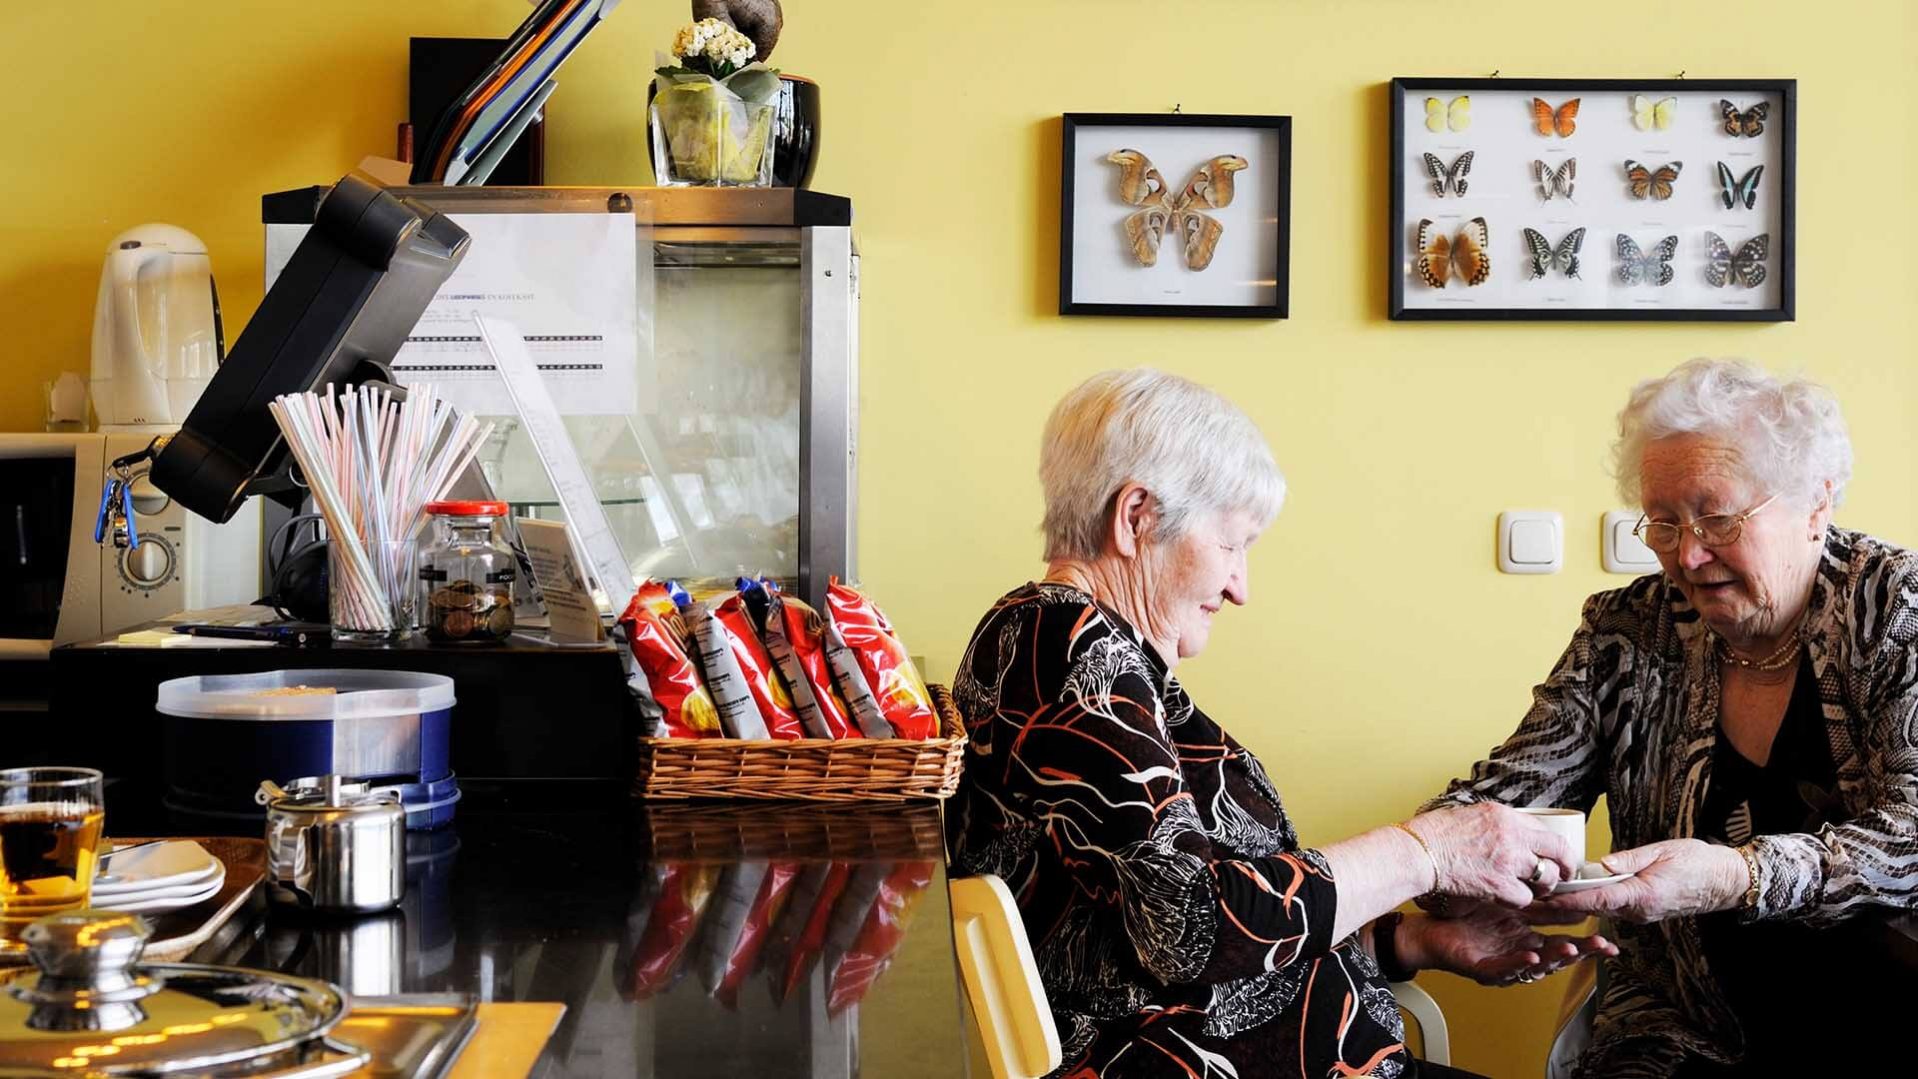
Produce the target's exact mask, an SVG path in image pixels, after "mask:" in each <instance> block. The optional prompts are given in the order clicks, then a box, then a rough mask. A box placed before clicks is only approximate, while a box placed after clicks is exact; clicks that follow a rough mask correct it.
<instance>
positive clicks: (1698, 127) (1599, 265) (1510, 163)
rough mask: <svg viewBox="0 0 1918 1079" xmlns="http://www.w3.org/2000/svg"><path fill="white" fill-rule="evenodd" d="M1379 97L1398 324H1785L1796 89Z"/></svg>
mask: <svg viewBox="0 0 1918 1079" xmlns="http://www.w3.org/2000/svg"><path fill="white" fill-rule="evenodd" d="M1388 97H1389V99H1390V101H1391V133H1392V138H1391V153H1392V159H1391V174H1392V183H1391V209H1390V214H1391V216H1390V227H1389V228H1388V235H1389V237H1390V253H1389V257H1390V264H1389V266H1388V270H1389V273H1390V277H1391V287H1390V291H1389V308H1388V311H1387V314H1388V315H1389V316H1390V317H1391V318H1393V319H1400V320H1432V319H1496V320H1561V321H1573V320H1578V321H1624V320H1639V321H1743V322H1789V321H1791V320H1792V319H1793V318H1794V317H1795V296H1796V284H1797V275H1796V267H1795V265H1794V253H1795V243H1794V240H1793V236H1794V227H1795V221H1796V198H1797V191H1796V161H1795V158H1796V145H1797V112H1798V110H1797V83H1796V82H1795V81H1793V80H1790V79H1715V80H1714V79H1644V80H1631V79H1497V78H1494V79H1430V78H1400V79H1394V80H1393V81H1392V84H1391V87H1390V92H1389V95H1388ZM1167 175H1168V176H1169V175H1170V173H1169V172H1168V173H1167Z"/></svg>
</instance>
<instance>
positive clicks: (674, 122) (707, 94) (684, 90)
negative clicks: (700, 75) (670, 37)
mask: <svg viewBox="0 0 1918 1079" xmlns="http://www.w3.org/2000/svg"><path fill="white" fill-rule="evenodd" d="M650 111H651V114H652V117H651V122H652V140H651V141H652V149H653V176H654V178H655V180H656V182H657V183H659V185H660V186H662V187H771V186H772V175H773V154H772V133H773V105H772V103H771V102H753V101H746V100H744V99H742V98H740V97H739V96H738V95H736V94H734V93H733V92H732V91H730V90H728V89H726V87H724V86H722V85H720V84H719V83H716V82H706V81H688V82H663V83H660V84H656V92H655V94H654V95H653V102H652V107H651V110H650Z"/></svg>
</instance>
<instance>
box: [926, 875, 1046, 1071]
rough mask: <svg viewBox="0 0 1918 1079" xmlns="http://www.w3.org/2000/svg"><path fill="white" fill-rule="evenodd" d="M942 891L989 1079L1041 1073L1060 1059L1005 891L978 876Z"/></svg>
mask: <svg viewBox="0 0 1918 1079" xmlns="http://www.w3.org/2000/svg"><path fill="white" fill-rule="evenodd" d="M949 890H950V892H951V897H952V939H953V943H954V945H955V946H957V948H958V951H959V976H960V979H961V980H962V981H964V982H965V986H966V1002H967V1003H968V1004H969V1005H971V1007H970V1008H969V1011H970V1013H971V1015H972V1017H973V1023H974V1024H975V1029H976V1031H977V1033H978V1035H979V1040H980V1041H981V1043H983V1044H984V1046H985V1050H986V1063H987V1064H988V1065H989V1066H990V1068H991V1070H992V1079H1037V1077H1038V1076H1042V1075H1046V1074H1048V1073H1049V1072H1051V1071H1052V1070H1053V1069H1055V1068H1057V1067H1058V1066H1059V1062H1060V1059H1061V1054H1060V1049H1059V1030H1058V1028H1057V1027H1056V1026H1054V1025H1053V1022H1052V1009H1051V1008H1049V1007H1047V1005H1046V990H1045V986H1043V985H1041V984H1040V982H1039V966H1038V964H1037V963H1035V962H1034V961H1033V959H1032V945H1031V944H1030V943H1029V942H1028V941H1027V940H1026V929H1025V924H1024V923H1023V922H1021V921H1020V920H1019V907H1018V905H1017V904H1016V903H1014V902H1013V900H1012V891H1011V889H1009V888H1007V887H1006V882H1005V881H1003V880H1000V879H999V878H998V877H994V876H982V877H959V878H956V879H954V880H952V881H951V883H950V886H949Z"/></svg>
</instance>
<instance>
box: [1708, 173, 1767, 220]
mask: <svg viewBox="0 0 1918 1079" xmlns="http://www.w3.org/2000/svg"><path fill="white" fill-rule="evenodd" d="M1764 171H1765V166H1763V165H1753V166H1752V167H1751V171H1750V172H1748V173H1746V174H1745V176H1744V178H1743V179H1740V180H1734V179H1732V170H1731V169H1730V168H1728V167H1727V166H1726V165H1725V163H1724V162H1723V161H1720V162H1719V163H1718V197H1719V198H1721V199H1724V200H1725V209H1727V210H1735V209H1737V208H1738V204H1739V203H1741V202H1742V203H1744V204H1745V209H1747V210H1749V209H1751V208H1752V204H1753V203H1756V202H1757V201H1758V177H1759V174H1760V173H1763V172H1764Z"/></svg>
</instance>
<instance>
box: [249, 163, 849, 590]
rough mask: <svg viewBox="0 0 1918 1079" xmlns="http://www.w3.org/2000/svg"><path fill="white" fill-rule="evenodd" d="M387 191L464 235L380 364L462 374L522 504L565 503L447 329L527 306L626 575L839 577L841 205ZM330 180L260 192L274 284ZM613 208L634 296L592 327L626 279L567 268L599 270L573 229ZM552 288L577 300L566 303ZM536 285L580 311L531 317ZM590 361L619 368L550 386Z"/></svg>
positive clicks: (845, 207) (589, 226) (844, 388)
mask: <svg viewBox="0 0 1918 1079" xmlns="http://www.w3.org/2000/svg"><path fill="white" fill-rule="evenodd" d="M394 192H395V193H396V194H399V195H401V196H403V197H406V198H412V199H418V200H420V201H422V202H425V203H427V204H428V205H431V206H433V207H434V208H435V209H437V210H439V211H440V212H442V213H445V214H447V215H449V216H450V217H451V218H452V219H453V220H454V221H455V222H457V223H459V224H461V225H462V227H465V228H467V229H468V231H469V232H470V233H471V234H472V235H473V245H472V248H471V249H470V250H469V253H468V255H467V258H466V261H465V262H464V263H463V264H462V266H461V267H460V269H459V270H458V271H456V272H455V274H454V276H453V278H452V279H451V280H449V281H448V282H447V285H446V286H445V288H443V289H442V290H441V292H440V295H439V297H438V298H436V299H435V301H434V306H433V307H431V308H429V310H428V313H427V315H426V316H425V317H423V318H422V319H421V320H420V323H419V326H418V327H416V329H415V331H414V336H413V337H412V338H410V339H409V341H408V344H407V346H406V347H405V348H403V349H402V350H401V352H400V354H399V356H397V357H396V358H395V359H394V362H393V364H392V367H393V370H394V373H395V376H396V378H397V380H398V381H399V382H400V383H401V384H402V385H404V384H408V383H412V382H417V381H422V380H430V381H433V382H434V383H435V385H436V386H439V387H441V388H442V389H444V388H445V387H446V386H448V385H454V386H455V387H456V388H459V387H466V388H468V389H470V390H471V392H472V393H473V396H470V397H467V398H464V400H467V401H471V402H473V403H472V404H470V405H468V408H469V410H471V411H476V412H480V413H481V414H483V415H486V416H487V418H489V419H491V421H492V422H493V423H494V425H495V426H494V431H493V434H492V437H491V439H490V440H489V441H488V443H487V445H486V447H485V448H484V450H483V451H482V454H481V466H482V469H483V470H484V472H485V474H486V477H487V479H488V480H489V481H490V482H491V486H492V488H493V491H494V493H495V494H496V495H497V496H498V497H500V498H502V499H505V500H507V501H509V502H510V503H512V506H513V511H514V513H515V514H516V515H518V516H522V517H539V518H548V519H563V518H564V517H565V512H564V509H563V507H562V506H561V504H560V500H559V498H558V497H557V496H556V494H555V491H554V485H553V483H552V482H551V481H550V480H549V478H548V473H547V470H546V469H545V467H544V466H543V465H542V462H541V457H540V454H539V453H538V452H537V451H536V450H535V448H534V446H533V443H532V440H531V439H530V438H529V437H528V431H527V427H526V425H525V424H524V423H523V422H522V420H521V418H520V417H518V416H517V415H515V414H514V413H513V411H512V408H511V402H510V399H509V400H508V401H507V402H506V407H498V404H497V402H498V401H499V400H500V398H499V397H498V396H497V395H491V396H489V395H488V393H487V392H486V389H485V383H486V381H487V380H489V379H490V380H491V381H492V382H497V381H498V375H497V374H496V373H490V364H489V363H488V362H486V357H485V355H484V354H483V353H476V352H475V351H474V350H473V347H472V346H473V341H476V340H477V339H476V338H473V339H471V340H469V339H468V338H466V337H463V336H462V334H464V333H466V332H467V331H465V330H463V329H462V328H461V327H462V325H464V324H470V316H471V314H498V313H499V312H501V311H507V312H508V313H512V312H518V313H519V314H520V315H521V317H523V318H524V319H526V320H529V321H528V322H527V323H525V324H523V325H522V330H523V333H524V334H525V337H526V340H527V343H528V350H529V352H530V353H531V354H532V355H533V357H534V359H535V361H536V362H537V363H538V364H539V366H540V368H541V372H542V374H543V375H544V376H545V381H546V382H547V383H548V385H549V387H553V386H556V385H557V386H560V387H562V389H560V390H556V392H555V397H556V399H558V400H559V401H560V402H561V404H562V406H563V407H562V410H561V411H562V416H561V419H562V420H563V422H564V425H565V428H566V431H567V433H568V434H569V435H570V437H571V441H572V444H573V446H574V448H575V450H576V451H577V453H578V456H579V458H580V461H581V464H582V465H583V467H584V469H585V471H586V474H587V477H588V479H589V481H590V483H591V485H592V487H593V491H594V494H595V495H596V496H597V498H598V501H599V503H600V506H601V507H602V508H603V509H604V511H605V513H606V517H607V519H608V523H609V524H610V525H611V527H612V530H613V532H614V534H615V536H616V537H617V539H618V541H619V545H620V548H621V553H622V554H623V555H624V557H625V559H626V561H627V562H629V563H630V564H631V567H632V572H633V575H634V577H635V578H639V577H645V576H651V577H658V578H676V579H678V580H680V581H681V582H682V583H685V584H687V586H688V587H689V588H691V589H692V590H694V591H696V592H697V591H699V590H700V589H701V588H708V587H710V588H718V587H722V586H723V587H728V588H729V587H731V583H732V580H733V579H734V578H735V577H738V576H741V575H755V574H765V575H767V576H769V577H772V578H775V579H777V580H779V581H780V582H781V584H782V585H783V586H784V587H786V588H788V589H791V590H795V591H797V592H798V594H800V595H803V596H805V597H806V598H807V599H809V600H811V601H813V602H815V603H817V602H818V601H819V600H820V599H821V598H822V596H823V593H824V590H825V586H826V581H827V578H828V577H829V576H832V575H838V576H842V577H851V576H854V575H855V572H856V566H855V558H854V555H855V551H856V543H855V536H854V530H853V526H854V520H855V508H856V507H855V504H854V495H855V490H856V452H855V451H856V446H855V441H854V438H855V432H856V430H857V414H856V408H857V404H856V403H857V392H858V388H857V377H858V303H859V287H858V265H859V264H858V256H857V254H856V252H855V250H854V246H853V240H852V228H851V223H852V207H851V203H850V202H849V200H847V199H845V198H842V197H838V196H834V195H827V194H823V193H819V192H813V191H794V190H791V189H740V188H735V189H712V188H643V187H634V188H612V187H604V188H599V187H562V188H553V187H544V188H510V187H507V188H494V187H453V188H445V187H418V188H396V189H394ZM324 193H325V189H324V188H311V189H301V190H299V191H292V192H283V193H280V194H276V195H269V196H267V197H266V199H265V200H264V215H263V216H264V218H265V222H266V234H267V235H266V274H267V283H268V285H269V286H270V285H271V283H272V280H273V278H274V276H275V275H276V273H277V272H278V270H279V268H280V267H281V266H283V265H284V264H285V262H286V260H287V258H289V257H290V256H291V254H292V251H293V248H294V247H295V246H297V244H298V242H299V239H300V237H301V235H303V234H304V231H305V226H306V224H307V223H308V222H310V220H311V217H312V210H313V207H314V206H315V205H317V203H318V200H319V196H321V195H323V194H324ZM609 214H610V215H621V216H620V217H619V219H618V220H619V221H624V220H626V217H627V216H630V220H631V222H632V228H633V229H634V230H635V237H634V243H633V247H632V252H633V254H632V255H631V258H632V259H633V261H634V263H635V265H634V266H633V268H632V274H631V278H630V280H631V287H632V289H633V292H634V296H633V303H632V304H631V307H630V310H631V315H630V318H631V332H630V334H626V335H624V336H622V335H621V334H620V333H613V334H609V335H605V336H603V337H602V335H601V334H600V333H599V332H598V331H599V330H601V329H604V323H606V322H609V321H610V322H612V323H615V324H616V326H617V328H618V329H620V330H623V329H624V328H625V326H626V322H625V319H626V318H627V317H628V316H627V315H626V314H625V310H626V309H625V308H624V307H623V306H621V305H618V304H609V303H607V302H605V301H606V297H605V296H603V295H601V296H597V297H585V294H587V293H595V292H599V291H601V290H603V289H605V288H607V287H611V288H613V289H615V290H623V289H624V288H625V287H626V285H625V281H626V280H627V279H626V277H625V275H624V272H623V271H624V267H623V266H620V265H613V266H611V267H610V270H612V271H617V272H606V273H602V272H600V271H599V270H598V269H589V270H582V269H581V268H582V267H589V266H596V265H597V266H600V267H602V268H604V263H598V264H595V263H594V262H593V260H594V259H604V258H605V257H606V253H607V252H606V249H605V247H604V245H598V246H593V245H585V246H581V247H580V249H579V250H578V251H577V252H575V251H574V250H573V249H572V248H571V247H569V246H568V245H581V243H582V241H580V240H579V236H580V235H581V232H580V229H579V226H581V225H584V226H585V229H586V235H588V236H589V237H590V236H591V235H593V231H594V227H595V226H594V220H593V219H594V218H595V217H597V219H598V224H599V225H600V226H601V228H600V230H599V231H600V233H601V234H603V233H604V232H605V228H604V226H606V225H607V224H608V223H607V222H605V221H604V216H605V215H609ZM582 215H585V216H582ZM589 247H590V249H588V248H589ZM619 250H621V251H623V250H624V249H623V248H620V249H619ZM618 257H621V258H623V257H625V256H624V255H620V256H618ZM582 274H584V276H581V275H582ZM609 282H610V283H611V284H609ZM568 293H579V294H581V297H582V298H581V299H580V302H579V304H578V305H577V306H576V307H573V308H568V307H567V305H568V304H569V303H571V302H572V301H573V300H574V299H575V297H573V296H571V295H568ZM542 294H545V295H542ZM529 298H531V299H529ZM614 299H618V297H617V296H615V297H614ZM542 300H543V301H551V302H552V303H553V304H556V305H557V306H558V307H559V308H562V309H565V313H563V314H561V315H550V314H549V316H548V318H549V323H550V322H551V320H552V319H561V320H564V319H579V320H582V322H583V324H584V323H590V324H591V325H588V326H586V332H572V331H573V330H575V329H579V327H575V326H573V325H571V324H570V323H569V324H568V325H566V326H564V327H560V326H557V324H547V325H541V326H535V325H534V324H533V321H536V320H537V319H538V318H539V317H541V316H539V315H536V314H532V313H528V312H529V309H530V307H532V306H535V305H536V304H537V302H538V301H542ZM436 320H438V321H436ZM536 330H537V331H538V332H535V331H536ZM627 340H630V341H631V345H630V347H628V346H627V345H626V344H625V342H626V341H627ZM596 348H597V349H600V350H601V351H598V352H595V351H593V350H594V349H596ZM628 352H630V355H628ZM583 359H584V360H590V361H591V362H581V361H582V360H583ZM601 364H604V365H605V368H606V370H604V371H602V370H600V369H599V367H600V365H601ZM622 365H627V366H628V367H629V368H630V370H626V369H623V368H622ZM587 368H592V369H593V370H594V372H596V374H597V375H606V374H608V373H617V374H618V375H619V377H618V378H607V379H605V380H603V381H600V382H593V383H579V384H578V385H577V386H575V389H578V391H579V392H575V393H572V394H570V395H569V394H568V393H567V392H565V390H564V387H565V386H567V385H569V383H568V380H569V379H581V378H587V377H589V376H587V375H582V374H581V373H580V371H581V370H582V369H587ZM580 387H585V388H583V389H582V388H580ZM452 396H453V399H454V400H456V401H460V400H462V398H461V397H460V395H459V393H454V394H453V395H452ZM569 401H570V402H571V403H570V404H568V402H569Z"/></svg>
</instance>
